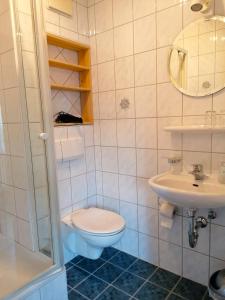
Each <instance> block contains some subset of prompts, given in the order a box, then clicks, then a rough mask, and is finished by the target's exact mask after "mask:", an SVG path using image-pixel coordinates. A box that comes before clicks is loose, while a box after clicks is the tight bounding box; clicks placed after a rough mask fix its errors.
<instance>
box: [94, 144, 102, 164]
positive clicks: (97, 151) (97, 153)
mask: <svg viewBox="0 0 225 300" xmlns="http://www.w3.org/2000/svg"><path fill="white" fill-rule="evenodd" d="M95 168H96V170H101V168H102V153H101V147H99V146H95Z"/></svg>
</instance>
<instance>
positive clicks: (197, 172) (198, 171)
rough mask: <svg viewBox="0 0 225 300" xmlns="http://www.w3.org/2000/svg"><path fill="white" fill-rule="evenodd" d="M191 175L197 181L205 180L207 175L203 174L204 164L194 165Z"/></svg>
mask: <svg viewBox="0 0 225 300" xmlns="http://www.w3.org/2000/svg"><path fill="white" fill-rule="evenodd" d="M190 174H192V175H194V177H195V180H203V179H204V178H205V174H204V172H203V165H202V164H193V170H192V171H191V172H190Z"/></svg>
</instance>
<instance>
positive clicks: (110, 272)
mask: <svg viewBox="0 0 225 300" xmlns="http://www.w3.org/2000/svg"><path fill="white" fill-rule="evenodd" d="M121 273H122V270H121V269H120V268H118V267H116V266H114V265H112V264H110V263H106V264H104V265H103V266H102V267H101V268H100V269H98V270H97V271H96V272H95V273H94V275H95V276H97V277H98V278H100V279H102V280H105V281H107V282H109V283H111V282H113V281H114V280H115V279H116V278H117V277H119V276H120V274H121Z"/></svg>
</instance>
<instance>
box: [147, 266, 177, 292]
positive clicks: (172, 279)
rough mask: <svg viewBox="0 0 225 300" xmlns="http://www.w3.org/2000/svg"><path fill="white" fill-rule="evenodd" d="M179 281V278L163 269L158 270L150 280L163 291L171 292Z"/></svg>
mask: <svg viewBox="0 0 225 300" xmlns="http://www.w3.org/2000/svg"><path fill="white" fill-rule="evenodd" d="M179 279H180V276H178V275H176V274H174V273H171V272H169V271H166V270H163V269H158V270H157V271H156V272H155V273H154V274H153V276H152V277H151V278H150V281H151V282H153V283H156V284H158V285H160V286H161V287H163V288H165V289H168V290H171V289H172V288H173V287H174V286H175V284H176V283H177V282H178V280H179Z"/></svg>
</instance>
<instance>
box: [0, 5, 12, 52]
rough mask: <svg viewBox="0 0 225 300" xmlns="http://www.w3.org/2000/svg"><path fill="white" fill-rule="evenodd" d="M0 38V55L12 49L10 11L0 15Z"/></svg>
mask: <svg viewBox="0 0 225 300" xmlns="http://www.w3.org/2000/svg"><path fill="white" fill-rule="evenodd" d="M0 36H1V38H2V39H3V40H4V43H1V46H0V54H1V53H4V52H6V51H9V50H11V49H12V48H13V35H12V23H11V16H10V11H9V10H8V11H5V12H4V13H3V14H1V15H0Z"/></svg>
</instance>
